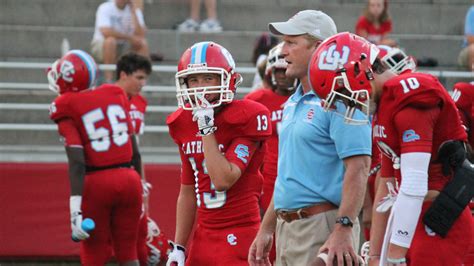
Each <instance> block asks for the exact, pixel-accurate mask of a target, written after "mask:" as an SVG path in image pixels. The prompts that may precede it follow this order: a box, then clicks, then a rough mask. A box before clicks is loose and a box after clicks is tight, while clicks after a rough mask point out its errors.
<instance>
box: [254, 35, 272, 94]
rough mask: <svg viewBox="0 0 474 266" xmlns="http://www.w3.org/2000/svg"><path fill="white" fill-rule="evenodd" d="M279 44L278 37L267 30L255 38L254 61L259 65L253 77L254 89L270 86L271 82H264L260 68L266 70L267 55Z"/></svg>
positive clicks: (256, 65)
mask: <svg viewBox="0 0 474 266" xmlns="http://www.w3.org/2000/svg"><path fill="white" fill-rule="evenodd" d="M277 44H278V38H277V37H275V36H273V35H270V34H269V33H267V32H264V33H262V34H261V35H260V36H259V37H258V38H257V40H255V46H254V48H253V55H252V62H253V63H254V64H255V67H257V73H255V76H254V78H253V82H252V90H255V89H259V88H270V86H269V84H264V82H265V80H264V78H263V77H264V75H262V74H261V73H260V70H263V72H265V68H266V67H265V66H266V60H267V55H268V52H269V51H270V49H272V48H273V47H275V45H277Z"/></svg>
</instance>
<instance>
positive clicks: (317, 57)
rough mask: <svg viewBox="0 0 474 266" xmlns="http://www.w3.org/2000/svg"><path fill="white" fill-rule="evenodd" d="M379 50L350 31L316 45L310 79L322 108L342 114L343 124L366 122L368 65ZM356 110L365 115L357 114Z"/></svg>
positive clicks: (370, 78)
mask: <svg viewBox="0 0 474 266" xmlns="http://www.w3.org/2000/svg"><path fill="white" fill-rule="evenodd" d="M378 53H379V49H378V48H377V46H375V45H374V44H372V43H370V42H368V41H367V40H365V39H364V38H362V37H359V36H357V35H355V34H352V33H349V32H342V33H339V34H336V35H334V36H332V37H331V38H329V39H326V40H325V41H324V42H322V43H321V44H320V45H319V47H318V48H317V49H316V51H315V52H314V53H313V56H312V58H311V61H310V65H309V81H310V85H311V87H312V89H313V90H314V92H315V93H316V94H317V95H318V96H319V97H320V98H321V99H322V100H323V102H324V103H323V108H324V110H326V111H328V110H330V109H331V110H333V111H336V113H338V114H341V115H343V116H344V118H345V122H346V123H352V124H360V123H367V122H368V114H369V96H370V93H371V92H372V88H371V85H370V80H372V79H373V73H372V68H371V67H372V64H373V63H374V61H375V59H376V58H377V55H378ZM357 109H360V110H362V111H363V112H365V114H366V116H363V115H362V114H356V111H357Z"/></svg>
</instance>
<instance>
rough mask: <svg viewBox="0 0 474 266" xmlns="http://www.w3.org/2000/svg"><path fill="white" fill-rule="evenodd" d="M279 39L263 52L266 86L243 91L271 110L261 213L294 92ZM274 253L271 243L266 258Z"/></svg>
mask: <svg viewBox="0 0 474 266" xmlns="http://www.w3.org/2000/svg"><path fill="white" fill-rule="evenodd" d="M282 47H283V43H279V44H278V45H277V46H275V47H273V48H272V49H271V50H270V51H269V53H268V56H267V63H266V69H265V75H264V77H265V79H266V83H268V84H270V86H271V87H270V89H263V90H255V91H253V92H251V93H249V94H247V95H246V96H245V97H244V99H249V100H253V101H256V102H259V103H261V104H263V105H264V106H265V107H267V108H268V110H269V111H270V114H271V125H272V136H271V137H270V138H269V139H268V141H267V149H266V152H265V157H264V159H263V165H262V168H261V172H262V175H263V190H262V196H261V198H260V208H261V211H262V214H265V211H266V210H267V208H268V206H269V205H270V201H271V200H272V196H273V188H274V186H275V179H276V176H277V165H278V128H279V124H280V122H281V119H282V114H283V106H284V105H285V102H286V101H287V100H288V97H290V95H291V94H292V93H293V92H294V86H295V79H290V78H287V77H286V74H285V71H286V67H287V65H288V63H287V62H286V61H285V58H284V56H283V55H282V53H281V49H282ZM275 256H276V250H275V243H273V245H272V251H271V252H270V261H274V260H275Z"/></svg>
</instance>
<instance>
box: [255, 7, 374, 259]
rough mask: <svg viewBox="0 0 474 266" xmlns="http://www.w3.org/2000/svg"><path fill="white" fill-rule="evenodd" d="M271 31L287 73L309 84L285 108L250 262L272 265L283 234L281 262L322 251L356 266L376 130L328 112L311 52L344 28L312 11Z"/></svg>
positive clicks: (272, 25)
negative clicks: (314, 80) (313, 78)
mask: <svg viewBox="0 0 474 266" xmlns="http://www.w3.org/2000/svg"><path fill="white" fill-rule="evenodd" d="M269 29H270V31H271V32H272V33H273V34H276V35H283V41H284V45H283V48H282V54H283V55H284V57H285V61H287V62H288V66H287V69H286V72H285V74H286V76H287V77H291V78H297V79H299V80H300V82H301V83H300V85H299V86H298V87H297V88H296V91H295V92H294V94H293V95H292V96H290V98H289V99H288V101H287V102H286V104H285V108H284V109H283V114H282V115H283V117H282V122H281V124H280V129H279V146H278V148H279V150H278V172H277V178H276V182H275V189H274V192H273V199H272V201H271V202H270V205H269V207H268V210H267V212H266V213H265V216H264V218H263V221H262V225H261V227H260V230H259V232H258V234H257V237H256V238H255V240H254V242H253V244H252V246H251V248H250V250H249V263H250V265H262V263H263V262H267V265H268V262H269V257H268V256H269V252H270V248H271V246H272V239H273V233H274V232H275V234H276V243H277V244H276V253H277V254H276V255H277V258H276V264H277V265H312V263H313V262H314V261H315V260H316V256H317V255H318V253H319V252H323V253H327V255H328V260H329V261H332V259H333V258H334V257H335V256H337V259H338V260H339V262H340V263H339V265H342V263H341V262H342V261H343V260H344V261H346V262H347V263H348V265H352V261H355V260H357V259H358V257H357V254H356V252H357V249H358V245H359V244H358V242H359V230H360V228H359V222H358V220H357V216H358V214H359V211H360V208H361V206H362V201H363V196H364V191H365V186H364V184H365V182H366V178H367V174H368V171H369V165H370V157H369V155H370V153H371V149H370V148H371V145H370V144H371V141H370V127H369V125H347V124H345V123H344V119H343V118H342V117H341V116H333V115H331V114H330V113H329V112H325V111H324V110H323V109H322V101H321V99H320V98H319V97H318V96H317V95H316V94H315V93H314V92H313V90H312V87H311V84H310V83H309V80H308V70H309V66H308V65H309V62H310V60H311V55H312V54H313V53H314V51H315V50H316V49H317V47H318V46H319V45H320V44H321V43H323V41H324V40H325V39H326V38H329V37H331V36H332V35H334V34H336V33H337V29H336V25H335V23H334V21H333V20H332V18H331V17H329V16H328V15H326V14H325V13H323V12H321V11H316V10H304V11H300V12H298V13H297V14H296V15H294V16H293V17H292V18H290V19H289V20H288V21H286V22H274V23H270V25H269ZM341 55H342V54H340V53H339V54H338V55H335V54H332V53H331V54H329V53H328V55H327V60H328V61H331V62H330V63H328V62H323V63H322V64H321V65H323V66H325V67H336V66H337V62H336V60H338V59H339V60H341V61H342V60H343V59H342V58H343V57H344V55H342V56H341ZM354 139H357V141H354ZM342 195H344V196H342ZM315 232H317V233H315ZM295 239H298V241H297V243H295V241H294V240H295Z"/></svg>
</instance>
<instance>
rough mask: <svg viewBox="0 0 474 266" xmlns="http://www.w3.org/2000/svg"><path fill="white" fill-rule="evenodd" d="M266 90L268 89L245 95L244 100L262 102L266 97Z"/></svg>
mask: <svg viewBox="0 0 474 266" xmlns="http://www.w3.org/2000/svg"><path fill="white" fill-rule="evenodd" d="M264 90H266V89H258V90H255V91H252V92H250V93H249V94H247V95H245V97H244V99H248V100H252V101H256V102H260V100H261V99H262V98H263V96H264V95H265V91H264Z"/></svg>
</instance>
